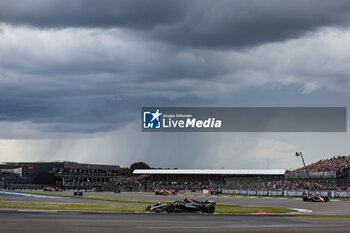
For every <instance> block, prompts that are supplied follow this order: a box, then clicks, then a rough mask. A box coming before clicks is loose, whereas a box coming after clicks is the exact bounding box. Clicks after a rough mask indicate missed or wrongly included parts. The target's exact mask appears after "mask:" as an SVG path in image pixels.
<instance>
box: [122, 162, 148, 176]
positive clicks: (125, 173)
mask: <svg viewBox="0 0 350 233" xmlns="http://www.w3.org/2000/svg"><path fill="white" fill-rule="evenodd" d="M150 168H151V167H150V166H149V165H148V164H147V163H145V162H136V163H133V164H131V165H130V168H129V167H121V168H120V170H119V172H118V174H119V175H120V176H130V175H132V173H133V172H134V170H135V169H150Z"/></svg>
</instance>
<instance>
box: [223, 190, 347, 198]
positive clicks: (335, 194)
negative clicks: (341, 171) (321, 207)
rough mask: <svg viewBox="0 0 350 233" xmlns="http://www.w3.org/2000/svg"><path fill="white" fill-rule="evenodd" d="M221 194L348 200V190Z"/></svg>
mask: <svg viewBox="0 0 350 233" xmlns="http://www.w3.org/2000/svg"><path fill="white" fill-rule="evenodd" d="M222 193H223V194H237V195H247V196H270V197H273V196H275V197H302V196H303V195H308V194H309V193H316V194H317V195H320V196H322V197H330V198H350V190H348V191H334V190H300V191H299V190H248V189H222Z"/></svg>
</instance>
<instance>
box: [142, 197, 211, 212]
mask: <svg viewBox="0 0 350 233" xmlns="http://www.w3.org/2000/svg"><path fill="white" fill-rule="evenodd" d="M215 205H216V202H215V201H210V200H206V201H203V202H200V201H196V200H191V199H187V198H185V200H183V201H174V202H172V203H167V204H161V203H159V202H158V203H156V204H154V205H153V206H147V208H146V211H154V212H157V213H160V212H163V211H166V212H167V213H174V212H198V211H199V212H203V213H210V214H211V213H214V212H215Z"/></svg>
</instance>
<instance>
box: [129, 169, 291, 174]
mask: <svg viewBox="0 0 350 233" xmlns="http://www.w3.org/2000/svg"><path fill="white" fill-rule="evenodd" d="M285 173H286V170H282V169H267V170H264V169H254V170H250V169H242V170H236V169H135V170H134V172H133V174H139V175H156V174H164V175H166V174H169V175H170V174H174V175H175V174H176V175H180V174H189V175H194V174H198V175H284V174H285Z"/></svg>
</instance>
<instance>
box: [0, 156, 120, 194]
mask: <svg viewBox="0 0 350 233" xmlns="http://www.w3.org/2000/svg"><path fill="white" fill-rule="evenodd" d="M2 167H3V168H5V167H16V168H17V169H19V170H20V171H21V175H20V176H21V177H22V178H23V179H26V180H27V181H28V182H26V183H23V184H22V185H20V187H23V188H26V187H28V186H29V184H30V185H36V186H39V187H41V186H44V185H50V186H55V187H58V188H61V189H101V190H113V189H114V188H115V186H116V184H117V183H118V179H117V177H118V171H119V169H120V166H118V165H100V164H82V163H76V162H68V161H65V162H17V163H6V164H3V165H2ZM0 185H1V183H0ZM2 185H3V187H7V188H13V187H14V186H15V187H16V188H18V187H19V185H18V184H17V185H15V183H13V182H10V183H8V184H7V185H6V184H5V183H3V184H2Z"/></svg>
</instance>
